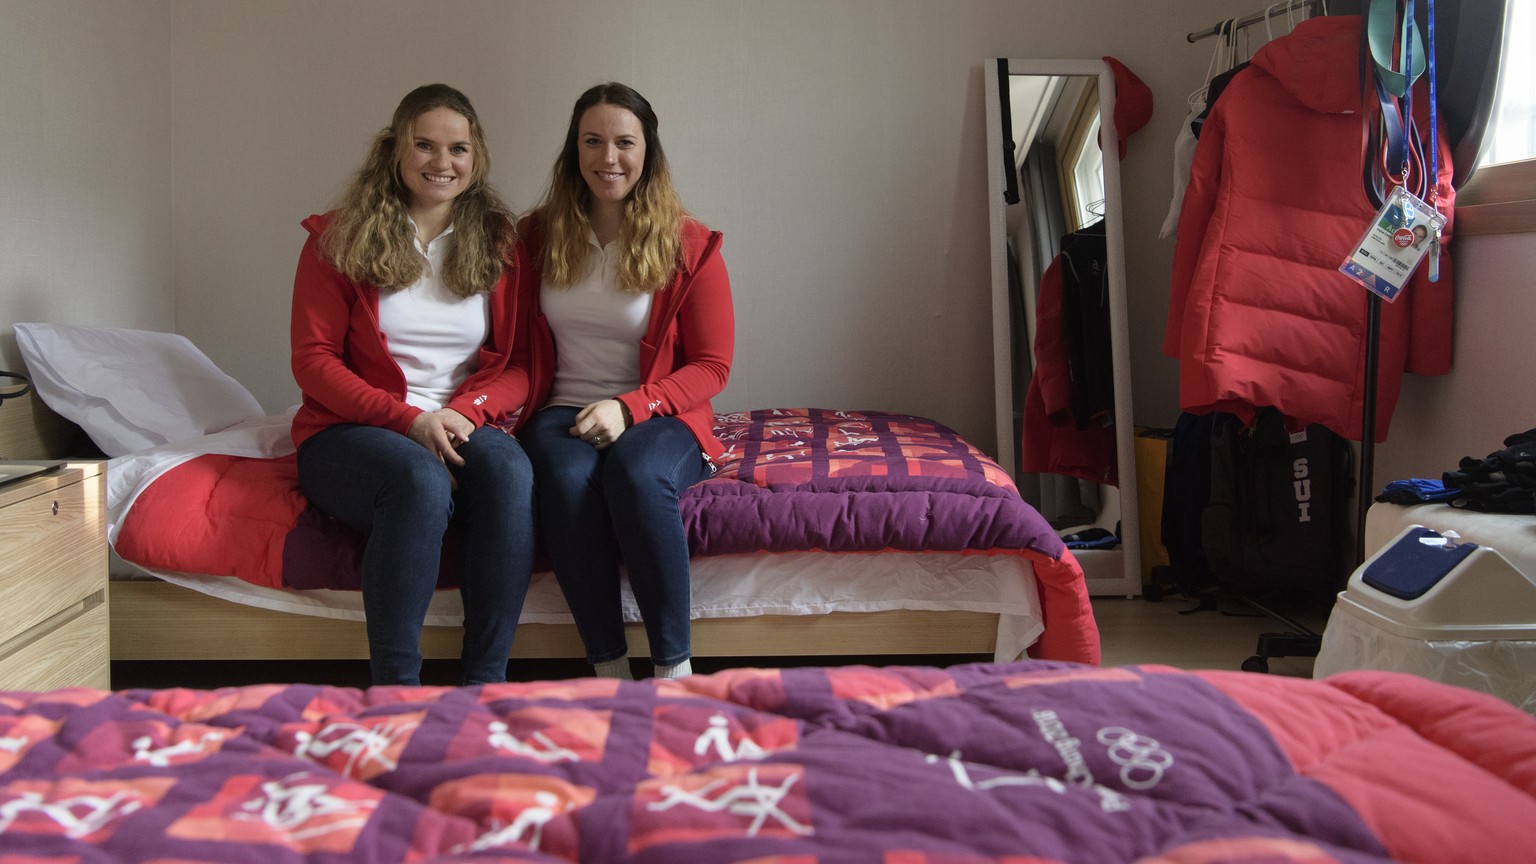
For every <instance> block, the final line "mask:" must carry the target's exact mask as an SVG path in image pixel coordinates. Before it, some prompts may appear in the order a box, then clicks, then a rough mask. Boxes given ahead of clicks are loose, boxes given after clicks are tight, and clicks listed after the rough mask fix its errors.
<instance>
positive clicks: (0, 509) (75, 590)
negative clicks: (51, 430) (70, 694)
mask: <svg viewBox="0 0 1536 864" xmlns="http://www.w3.org/2000/svg"><path fill="white" fill-rule="evenodd" d="M106 506H107V499H106V466H105V463H101V462H78V463H69V464H66V465H65V466H64V467H63V468H61V469H59V470H57V471H53V472H51V473H48V474H43V475H39V476H36V477H30V478H26V479H22V480H17V481H16V482H14V483H11V484H10V485H7V486H0V690H53V689H55V688H59V687H95V688H98V689H103V690H104V689H107V688H109V687H110V686H111V665H110V659H109V653H108V649H109V645H108V627H107V518H106Z"/></svg>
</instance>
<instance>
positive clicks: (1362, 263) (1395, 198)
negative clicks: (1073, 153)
mask: <svg viewBox="0 0 1536 864" xmlns="http://www.w3.org/2000/svg"><path fill="white" fill-rule="evenodd" d="M1444 226H1445V216H1444V215H1442V214H1440V213H1438V212H1436V211H1435V208H1433V207H1431V206H1429V205H1428V204H1426V203H1424V202H1423V201H1422V200H1420V199H1419V198H1418V197H1416V196H1414V195H1412V194H1410V193H1409V192H1408V190H1406V189H1404V188H1403V187H1401V186H1399V187H1397V188H1396V189H1393V190H1392V193H1391V194H1390V195H1388V196H1387V200H1386V203H1384V204H1382V206H1381V210H1379V211H1377V213H1376V218H1375V219H1374V220H1373V221H1372V222H1371V226H1370V228H1368V229H1366V232H1365V236H1363V237H1361V238H1360V242H1359V243H1357V244H1356V245H1355V248H1354V251H1353V252H1351V253H1350V255H1349V257H1348V258H1346V259H1344V263H1343V264H1341V265H1339V271H1340V272H1342V273H1343V274H1344V275H1346V276H1348V277H1349V278H1351V279H1353V280H1355V281H1356V282H1359V283H1360V284H1361V285H1364V286H1365V287H1366V288H1367V289H1369V290H1371V291H1373V292H1375V293H1376V294H1378V295H1380V296H1381V297H1382V299H1384V300H1386V301H1387V302H1388V303H1390V302H1392V301H1393V300H1396V299H1397V295H1399V294H1401V293H1402V292H1403V286H1404V285H1406V284H1407V283H1408V277H1410V276H1412V275H1413V271H1414V270H1415V269H1416V268H1418V266H1419V262H1420V261H1422V260H1424V256H1425V254H1427V253H1428V252H1429V250H1430V247H1431V246H1432V245H1433V244H1434V243H1436V242H1438V241H1439V239H1440V229H1441V228H1443V227H1444Z"/></svg>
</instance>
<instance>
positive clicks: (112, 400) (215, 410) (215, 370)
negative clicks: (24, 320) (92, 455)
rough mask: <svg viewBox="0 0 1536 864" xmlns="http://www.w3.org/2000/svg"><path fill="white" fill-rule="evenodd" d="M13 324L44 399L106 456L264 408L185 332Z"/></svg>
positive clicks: (205, 430)
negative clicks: (89, 437) (188, 338)
mask: <svg viewBox="0 0 1536 864" xmlns="http://www.w3.org/2000/svg"><path fill="white" fill-rule="evenodd" d="M15 327H16V344H17V346H18V347H19V348H20V349H21V356H22V359H23V360H25V361H26V364H27V371H28V372H29V373H30V374H31V376H32V384H33V386H35V387H36V388H37V393H38V395H39V396H41V397H42V400H43V402H44V403H46V404H47V405H48V407H49V408H52V409H53V410H54V411H56V412H58V413H59V414H60V415H62V416H63V417H65V418H66V419H68V420H71V421H73V422H74V423H76V424H77V425H79V426H80V427H81V428H82V429H84V430H85V432H86V434H87V435H89V436H91V440H92V441H94V442H96V446H97V447H100V448H101V451H102V452H103V453H105V454H107V455H108V456H111V457H117V456H122V455H125V454H127V453H132V452H134V451H137V450H146V449H148V448H150V447H158V446H159V445H161V444H169V443H172V442H175V441H186V440H189V439H192V438H199V437H202V436H203V435H208V434H211V433H213V432H218V431H221V430H223V429H227V428H229V427H230V426H233V425H235V424H236V423H239V422H241V421H242V420H249V419H251V418H252V417H260V416H262V415H264V414H265V413H266V412H265V411H263V410H262V407H261V404H260V403H258V402H257V401H256V397H254V396H252V395H251V393H250V391H249V390H246V389H245V387H243V386H241V384H240V382H238V381H236V380H235V379H233V378H231V377H229V376H228V375H226V374H224V373H223V372H222V371H221V370H220V369H219V367H217V366H215V365H214V364H213V361H212V360H209V359H208V356H207V355H205V354H204V353H203V352H201V351H199V350H198V349H197V346H195V345H193V344H192V343H191V342H190V341H188V340H187V338H186V337H184V336H178V335H176V334H175V333H152V332H149V331H147V330H123V329H118V328H112V327H82V326H77V325H72V324H17V325H15Z"/></svg>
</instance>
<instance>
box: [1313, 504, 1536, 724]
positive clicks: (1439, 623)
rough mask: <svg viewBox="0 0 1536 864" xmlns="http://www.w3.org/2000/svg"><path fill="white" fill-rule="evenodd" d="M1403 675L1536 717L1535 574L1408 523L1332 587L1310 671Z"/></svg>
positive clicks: (1480, 548)
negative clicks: (1487, 697) (1341, 585)
mask: <svg viewBox="0 0 1536 864" xmlns="http://www.w3.org/2000/svg"><path fill="white" fill-rule="evenodd" d="M1353 669H1380V670H1385V671H1390V672H1408V673H1411V674H1414V675H1418V676H1421V677H1424V678H1429V679H1432V680H1435V681H1440V682H1443V683H1446V684H1455V685H1457V686H1460V687H1466V688H1468V689H1471V690H1479V691H1481V692H1484V693H1489V694H1492V695H1494V696H1497V697H1499V698H1500V699H1503V700H1504V701H1506V702H1509V703H1510V704H1512V705H1514V706H1516V707H1518V708H1520V709H1521V710H1523V711H1525V712H1526V713H1528V714H1533V715H1536V580H1533V579H1532V578H1531V577H1530V576H1528V575H1526V574H1525V573H1522V572H1521V571H1520V570H1518V569H1516V568H1515V567H1514V565H1512V564H1510V563H1509V560H1508V559H1506V558H1505V557H1504V556H1503V555H1501V554H1499V552H1498V551H1496V550H1494V549H1492V548H1489V547H1487V546H1479V545H1477V544H1474V543H1459V544H1458V543H1455V542H1454V541H1453V540H1452V539H1448V538H1447V537H1446V536H1442V535H1441V534H1439V533H1438V532H1435V531H1432V530H1430V529H1428V528H1424V527H1423V526H1419V525H1414V526H1410V527H1408V528H1406V529H1404V530H1403V531H1402V533H1400V534H1398V535H1397V537H1396V538H1395V539H1394V540H1393V541H1392V542H1391V543H1388V544H1387V545H1386V546H1383V547H1382V548H1381V549H1380V550H1379V551H1377V552H1376V554H1374V555H1372V556H1371V557H1370V558H1369V559H1367V560H1366V561H1365V563H1364V564H1361V565H1360V567H1359V568H1358V569H1356V570H1355V572H1354V574H1353V575H1351V576H1350V578H1349V585H1348V587H1347V588H1346V589H1345V590H1344V591H1342V592H1340V593H1339V595H1338V598H1337V600H1336V601H1335V603H1334V607H1333V613H1332V614H1331V615H1330V616H1329V618H1328V626H1327V627H1326V628H1325V629H1324V631H1323V640H1322V645H1321V647H1320V648H1319V650H1318V654H1317V661H1316V663H1315V665H1314V666H1313V673H1312V674H1313V676H1314V677H1316V678H1322V677H1324V676H1327V675H1332V674H1334V673H1336V672H1345V671H1349V670H1353Z"/></svg>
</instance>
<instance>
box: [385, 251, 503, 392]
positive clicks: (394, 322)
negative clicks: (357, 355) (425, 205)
mask: <svg viewBox="0 0 1536 864" xmlns="http://www.w3.org/2000/svg"><path fill="white" fill-rule="evenodd" d="M452 233H453V228H452V227H449V228H448V230H447V231H444V232H443V233H442V234H439V235H438V236H437V238H436V239H434V240H433V241H432V242H431V243H429V244H427V248H426V249H422V248H421V241H420V240H418V241H417V242H416V251H418V252H420V253H421V254H422V257H424V258H425V259H426V261H425V262H423V264H422V271H421V278H420V279H417V280H416V281H415V282H414V283H412V284H411V285H410V286H408V287H405V288H402V289H400V290H398V291H391V292H383V291H381V292H379V329H380V330H382V331H383V332H384V338H385V339H386V340H387V342H388V344H389V355H390V356H391V357H393V358H395V362H396V363H398V364H399V365H400V371H401V372H404V373H405V401H406V402H408V403H410V404H411V405H415V406H416V407H417V408H420V409H422V410H423V411H436V410H437V409H439V408H441V407H443V405H444V404H445V403H446V402H447V401H448V397H450V396H452V395H453V392H454V391H455V390H457V389H458V387H459V385H460V384H462V383H464V379H465V378H468V377H469V376H470V374H471V373H472V372H474V371H475V368H476V364H477V362H478V360H479V352H480V346H481V345H483V344H485V336H486V333H487V332H489V329H490V297H489V295H487V294H476V295H475V296H473V297H468V298H464V297H460V296H458V295H457V294H454V293H453V292H452V291H450V290H448V286H446V285H444V284H443V280H442V277H441V275H440V274H441V273H442V269H443V260H444V259H445V258H447V255H448V248H449V243H450V242H451V241H450V240H449V239H448V238H449V235H451V234H452Z"/></svg>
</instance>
